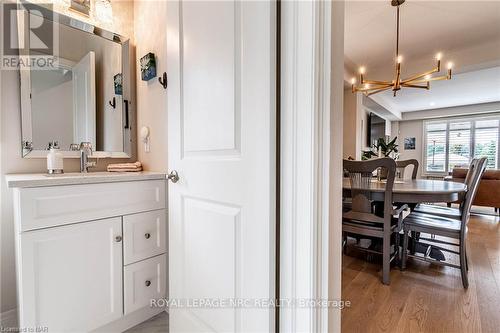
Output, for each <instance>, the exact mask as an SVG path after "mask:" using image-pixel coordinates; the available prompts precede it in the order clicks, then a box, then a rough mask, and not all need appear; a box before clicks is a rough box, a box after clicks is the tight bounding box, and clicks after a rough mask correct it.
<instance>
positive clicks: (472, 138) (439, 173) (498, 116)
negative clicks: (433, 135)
mask: <svg viewBox="0 0 500 333" xmlns="http://www.w3.org/2000/svg"><path fill="white" fill-rule="evenodd" d="M483 120H498V121H499V125H498V126H492V127H491V128H494V127H498V132H499V133H498V141H497V167H500V113H495V114H492V115H489V116H468V117H448V118H439V119H429V120H424V121H423V124H422V141H423V146H422V175H424V176H445V175H448V174H449V173H450V172H451V171H452V170H449V147H450V123H455V122H461V121H468V122H471V127H470V156H471V158H473V157H474V153H475V152H474V150H475V141H476V133H475V131H476V122H478V121H483ZM443 123H445V124H446V143H445V154H446V157H445V170H444V171H428V170H427V147H428V143H427V126H428V125H429V124H443Z"/></svg>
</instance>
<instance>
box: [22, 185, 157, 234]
mask: <svg viewBox="0 0 500 333" xmlns="http://www.w3.org/2000/svg"><path fill="white" fill-rule="evenodd" d="M16 200H18V202H19V203H18V204H17V207H22V209H20V210H19V212H18V214H17V215H18V217H19V218H18V219H17V221H18V222H17V223H20V228H18V230H19V231H20V232H22V231H27V230H34V229H40V228H46V227H53V226H57V225H63V224H70V223H75V222H83V221H91V220H97V219H102V218H108V217H113V216H120V215H126V214H133V213H138V212H144V211H149V210H154V209H163V208H165V181H164V180H148V181H135V182H119V183H105V184H86V185H65V186H52V187H36V188H22V189H19V191H18V192H17V193H16ZM18 227H19V226H18Z"/></svg>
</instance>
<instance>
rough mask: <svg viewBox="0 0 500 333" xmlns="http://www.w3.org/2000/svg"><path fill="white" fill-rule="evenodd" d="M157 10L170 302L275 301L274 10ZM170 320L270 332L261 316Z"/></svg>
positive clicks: (221, 312) (246, 4)
mask: <svg viewBox="0 0 500 333" xmlns="http://www.w3.org/2000/svg"><path fill="white" fill-rule="evenodd" d="M167 6H168V8H167V13H168V17H167V25H168V27H167V29H168V40H167V42H168V43H167V49H168V55H167V65H168V75H169V88H168V135H169V140H168V159H169V168H170V169H171V170H177V171H178V173H179V177H180V180H179V181H178V182H177V183H170V184H169V264H170V268H169V272H170V276H169V280H170V286H169V294H170V297H171V299H172V300H186V299H187V300H193V301H195V300H198V299H206V298H209V299H216V300H220V299H225V300H227V299H231V300H234V301H241V300H244V301H245V302H250V304H251V303H253V302H255V301H257V300H260V299H266V300H267V299H270V298H274V278H275V277H274V245H275V244H274V228H275V224H274V223H275V222H274V202H275V196H274V184H275V159H274V156H275V141H274V137H275V126H276V124H275V86H274V82H275V79H276V75H275V67H274V64H275V61H276V60H275V46H274V36H275V24H276V20H275V9H274V3H272V2H266V1H242V2H239V1H199V2H197V1H185V2H184V1H169V2H168V4H167ZM169 314H170V330H171V331H172V332H206V331H213V332H248V331H258V332H265V331H271V330H272V328H273V325H274V312H273V309H270V308H264V307H249V308H239V309H237V308H235V307H231V306H226V307H224V308H210V307H206V306H195V307H189V308H183V307H175V306H174V307H170V309H169Z"/></svg>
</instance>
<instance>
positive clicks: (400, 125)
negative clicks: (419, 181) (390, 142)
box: [392, 120, 423, 177]
mask: <svg viewBox="0 0 500 333" xmlns="http://www.w3.org/2000/svg"><path fill="white" fill-rule="evenodd" d="M422 126H423V121H422V120H410V121H400V122H394V124H393V126H392V129H393V135H397V136H398V140H397V144H398V145H399V147H398V148H399V159H400V160H408V159H413V158H414V159H416V160H417V161H418V163H419V164H420V166H419V168H418V174H417V177H421V175H422V169H423V166H422V147H423V128H422ZM396 133H397V134H396ZM408 137H414V138H415V139H416V142H415V143H416V144H415V149H414V150H405V149H404V139H405V138H408ZM405 176H406V173H405Z"/></svg>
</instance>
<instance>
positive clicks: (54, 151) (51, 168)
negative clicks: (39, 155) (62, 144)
mask: <svg viewBox="0 0 500 333" xmlns="http://www.w3.org/2000/svg"><path fill="white" fill-rule="evenodd" d="M49 147H50V148H49V153H48V154H47V172H48V173H49V174H59V173H63V172H64V171H63V154H62V153H61V152H60V151H59V145H58V143H57V141H56V142H53V143H52V144H49Z"/></svg>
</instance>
